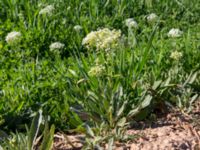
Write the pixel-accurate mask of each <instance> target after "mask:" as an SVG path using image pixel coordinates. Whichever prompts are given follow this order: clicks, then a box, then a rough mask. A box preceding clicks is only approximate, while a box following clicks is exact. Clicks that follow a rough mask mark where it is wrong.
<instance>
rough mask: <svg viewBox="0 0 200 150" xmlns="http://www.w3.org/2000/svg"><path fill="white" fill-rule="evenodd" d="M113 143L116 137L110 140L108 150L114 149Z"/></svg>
mask: <svg viewBox="0 0 200 150" xmlns="http://www.w3.org/2000/svg"><path fill="white" fill-rule="evenodd" d="M113 143H114V138H113V137H112V138H111V139H109V141H108V150H112V149H113Z"/></svg>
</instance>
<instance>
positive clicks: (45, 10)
mask: <svg viewBox="0 0 200 150" xmlns="http://www.w3.org/2000/svg"><path fill="white" fill-rule="evenodd" d="M54 9H55V8H54V6H53V5H48V6H46V7H45V8H43V9H41V10H40V12H39V14H40V15H48V16H51V15H52V13H53V11H54Z"/></svg>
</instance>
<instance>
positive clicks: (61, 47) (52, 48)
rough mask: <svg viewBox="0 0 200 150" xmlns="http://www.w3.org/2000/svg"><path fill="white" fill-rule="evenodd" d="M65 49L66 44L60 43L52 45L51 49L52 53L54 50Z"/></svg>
mask: <svg viewBox="0 0 200 150" xmlns="http://www.w3.org/2000/svg"><path fill="white" fill-rule="evenodd" d="M64 47H65V44H63V43H60V42H55V43H52V44H51V45H50V46H49V48H50V50H51V51H53V50H60V49H63V48H64Z"/></svg>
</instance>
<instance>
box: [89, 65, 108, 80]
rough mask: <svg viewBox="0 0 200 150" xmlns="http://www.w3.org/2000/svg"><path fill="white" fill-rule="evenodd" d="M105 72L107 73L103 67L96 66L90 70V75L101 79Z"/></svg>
mask: <svg viewBox="0 0 200 150" xmlns="http://www.w3.org/2000/svg"><path fill="white" fill-rule="evenodd" d="M104 72H105V67H104V66H103V65H96V66H94V67H91V68H90V71H89V72H88V75H89V76H92V77H93V76H96V77H100V76H102V75H103V74H104Z"/></svg>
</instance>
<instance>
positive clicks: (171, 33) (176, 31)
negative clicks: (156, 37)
mask: <svg viewBox="0 0 200 150" xmlns="http://www.w3.org/2000/svg"><path fill="white" fill-rule="evenodd" d="M182 34H183V31H181V30H179V29H175V28H172V29H171V30H170V31H169V32H168V34H167V36H168V37H172V38H176V37H180V36H181V35H182Z"/></svg>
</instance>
